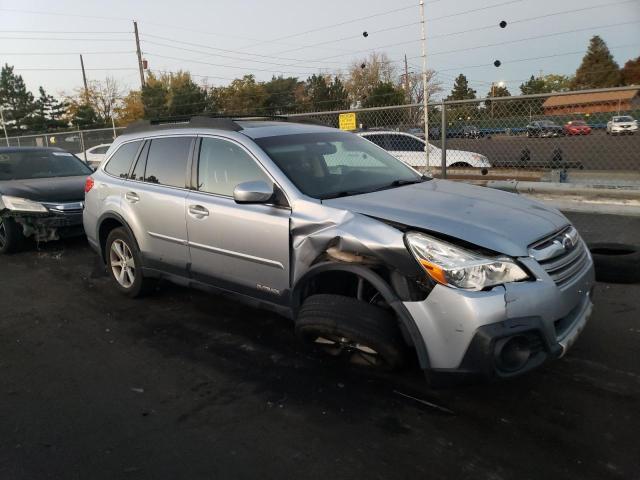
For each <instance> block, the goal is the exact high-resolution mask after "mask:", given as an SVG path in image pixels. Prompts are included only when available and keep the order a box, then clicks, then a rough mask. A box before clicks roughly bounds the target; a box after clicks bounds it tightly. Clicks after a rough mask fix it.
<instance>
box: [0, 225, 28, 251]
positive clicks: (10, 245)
mask: <svg viewBox="0 0 640 480" xmlns="http://www.w3.org/2000/svg"><path fill="white" fill-rule="evenodd" d="M0 229H1V231H0V235H3V238H2V239H0V254H4V253H14V252H17V251H19V250H20V249H21V248H22V246H23V245H24V241H25V236H24V235H23V234H22V227H20V225H18V224H17V223H16V222H15V220H13V219H12V218H9V217H0Z"/></svg>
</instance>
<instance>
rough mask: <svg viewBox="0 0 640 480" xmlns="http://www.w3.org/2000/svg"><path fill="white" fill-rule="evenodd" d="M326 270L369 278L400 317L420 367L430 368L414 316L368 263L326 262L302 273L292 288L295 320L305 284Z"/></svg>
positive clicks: (292, 305)
mask: <svg viewBox="0 0 640 480" xmlns="http://www.w3.org/2000/svg"><path fill="white" fill-rule="evenodd" d="M327 273H345V274H351V275H354V276H356V277H358V278H362V279H363V280H365V281H367V282H369V283H370V284H371V285H372V286H373V287H374V288H375V289H376V290H377V291H378V292H379V293H380V295H381V296H382V297H383V298H384V300H385V301H386V302H387V304H388V305H389V306H390V307H391V309H392V310H393V311H394V313H395V314H396V316H397V317H398V320H399V322H400V323H401V324H402V326H403V327H404V328H405V331H406V332H407V333H408V335H409V337H410V339H411V342H412V344H413V346H414V348H415V350H416V354H417V356H418V361H419V362H420V367H421V368H423V369H426V368H429V355H428V353H427V347H426V345H425V342H424V339H423V338H422V335H421V334H420V330H419V329H418V326H417V325H416V323H415V321H414V320H413V317H412V316H411V314H410V313H409V311H408V310H407V308H406V307H405V306H404V304H403V303H402V300H401V299H400V297H398V295H397V294H396V292H395V291H394V290H393V288H392V287H391V285H389V283H388V282H387V281H386V280H385V279H384V278H382V277H381V276H380V275H378V274H377V273H376V272H374V271H373V270H372V269H370V268H367V267H366V266H363V265H353V264H346V263H339V262H323V263H319V264H316V265H314V266H313V267H311V268H310V269H309V270H308V271H307V272H306V273H305V274H304V275H303V276H302V277H300V279H299V280H298V282H297V283H296V285H295V286H294V287H293V289H292V290H291V310H292V313H293V318H294V321H295V318H296V317H297V315H298V311H299V309H300V306H301V305H302V302H303V301H304V298H305V297H303V294H304V290H305V287H306V286H307V285H309V282H310V281H311V280H313V279H314V278H317V277H318V276H320V275H322V274H327Z"/></svg>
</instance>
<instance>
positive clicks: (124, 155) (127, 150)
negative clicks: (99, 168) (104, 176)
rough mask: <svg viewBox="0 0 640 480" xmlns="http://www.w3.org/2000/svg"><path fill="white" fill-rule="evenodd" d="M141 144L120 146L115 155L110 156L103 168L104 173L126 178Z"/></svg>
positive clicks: (132, 143) (134, 143)
mask: <svg viewBox="0 0 640 480" xmlns="http://www.w3.org/2000/svg"><path fill="white" fill-rule="evenodd" d="M141 143H142V142H141V141H139V142H129V143H125V144H124V145H122V146H121V147H120V148H119V149H118V150H116V153H114V154H113V155H111V159H110V160H109V163H107V165H106V166H105V167H104V169H105V171H106V172H107V173H110V174H111V175H114V176H116V177H120V178H127V175H128V174H129V170H130V169H131V164H132V163H133V160H134V159H135V157H136V153H138V149H139V148H140V144H141Z"/></svg>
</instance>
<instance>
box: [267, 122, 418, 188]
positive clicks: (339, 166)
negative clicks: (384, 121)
mask: <svg viewBox="0 0 640 480" xmlns="http://www.w3.org/2000/svg"><path fill="white" fill-rule="evenodd" d="M255 141H256V143H257V144H258V145H259V146H260V147H261V148H262V149H263V150H264V151H265V152H266V153H267V155H269V157H270V158H271V159H272V160H273V161H274V162H275V164H276V165H278V167H279V168H280V170H282V172H283V173H284V174H285V175H286V176H287V177H288V178H289V180H291V181H292V182H293V183H294V185H295V186H296V187H298V189H299V190H300V191H301V192H302V193H304V194H305V195H309V196H310V197H313V198H319V199H326V198H335V197H340V196H347V195H356V194H358V193H366V192H372V191H374V190H380V189H383V188H393V187H396V186H400V185H405V184H408V183H418V182H422V181H424V180H425V178H424V177H421V176H420V175H419V174H418V173H416V172H414V171H413V170H412V169H410V168H409V167H407V166H406V165H405V164H404V163H402V162H401V161H400V160H398V159H396V158H395V157H393V156H391V155H390V154H388V153H387V152H385V151H384V150H382V149H381V148H379V147H377V146H375V145H374V144H373V143H371V142H370V141H368V140H365V139H363V138H360V137H358V136H356V135H353V134H351V133H343V132H327V133H305V134H296V135H283V136H275V137H265V138H258V139H256V140H255Z"/></svg>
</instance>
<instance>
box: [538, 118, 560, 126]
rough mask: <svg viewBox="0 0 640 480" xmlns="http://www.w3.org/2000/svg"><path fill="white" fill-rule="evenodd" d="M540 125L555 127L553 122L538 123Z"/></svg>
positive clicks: (543, 121)
mask: <svg viewBox="0 0 640 480" xmlns="http://www.w3.org/2000/svg"><path fill="white" fill-rule="evenodd" d="M540 125H544V126H545V127H555V126H556V124H555V122H552V121H551V120H542V121H541V122H540Z"/></svg>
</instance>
